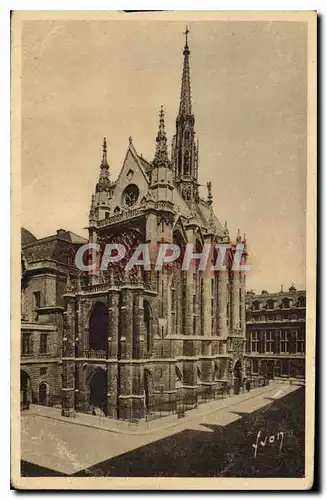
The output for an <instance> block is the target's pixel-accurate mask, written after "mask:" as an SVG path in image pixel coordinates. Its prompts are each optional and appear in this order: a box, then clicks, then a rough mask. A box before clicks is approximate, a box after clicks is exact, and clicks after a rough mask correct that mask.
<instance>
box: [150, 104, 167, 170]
mask: <svg viewBox="0 0 327 500" xmlns="http://www.w3.org/2000/svg"><path fill="white" fill-rule="evenodd" d="M156 143H157V144H156V152H155V155H154V160H153V163H154V165H156V166H158V165H168V164H169V159H168V148H167V137H166V131H165V112H164V108H163V106H161V108H160V113H159V130H158V134H157V138H156Z"/></svg>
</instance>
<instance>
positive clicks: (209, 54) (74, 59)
mask: <svg viewBox="0 0 327 500" xmlns="http://www.w3.org/2000/svg"><path fill="white" fill-rule="evenodd" d="M189 27H190V30H191V32H190V35H189V47H190V50H191V59H190V64H191V87H192V100H193V112H194V115H195V128H196V133H197V136H198V137H199V142H200V164H199V181H200V182H201V184H202V185H203V188H202V195H203V196H206V189H205V185H206V183H207V182H208V181H209V180H211V181H212V184H213V196H214V204H213V207H214V210H215V212H216V214H217V216H218V218H219V219H220V220H221V221H222V223H224V221H225V220H226V219H227V221H228V226H229V230H230V234H231V236H232V237H233V239H234V238H235V237H236V233H237V229H238V228H240V230H241V232H242V234H243V233H244V232H245V233H246V234H247V239H248V249H249V252H250V254H251V265H252V270H251V271H250V272H249V273H248V277H247V288H248V289H251V288H253V289H255V290H256V291H257V292H260V291H261V289H267V290H269V291H277V290H279V289H280V286H281V284H283V285H284V289H286V288H287V287H288V286H290V285H291V283H292V282H294V283H295V286H296V287H297V288H304V287H305V209H306V24H305V23H301V22H297V23H296V22H253V21H252V22H244V21H242V22H217V21H215V22H209V21H202V22H191V23H189ZM184 30H185V24H184V23H180V22H164V21H156V22H141V21H121V22H117V21H92V22H86V21H62V20H57V21H48V22H44V21H28V22H25V24H24V29H23V71H22V112H23V116H22V137H23V145H22V197H23V206H22V225H23V226H24V227H26V228H27V229H28V230H30V231H31V232H32V233H33V234H35V236H37V237H38V238H41V237H44V236H48V235H50V234H53V233H55V232H56V230H57V229H59V228H63V229H70V230H71V231H74V232H76V233H78V234H81V235H84V236H87V232H86V231H85V230H84V228H85V226H87V223H88V212H89V206H90V200H91V194H92V192H93V190H94V187H95V183H96V182H97V179H98V174H99V165H100V161H101V144H102V140H103V137H104V136H106V137H107V140H108V161H109V164H110V173H111V178H112V179H113V180H115V179H116V178H117V176H118V173H119V170H120V168H121V166H122V163H123V160H124V157H125V154H126V150H127V146H128V137H129V136H132V137H133V143H134V146H135V148H136V150H137V151H138V153H139V154H140V153H142V154H143V156H144V157H145V158H146V159H148V160H149V161H151V160H152V158H153V154H154V146H155V137H156V134H157V128H158V112H159V108H160V105H161V104H163V105H164V107H165V112H166V130H167V135H168V140H169V143H170V142H171V139H172V136H173V133H174V128H175V118H176V114H177V111H178V104H179V96H180V83H181V69H182V62H183V56H182V50H183V45H184V37H183V35H182V32H183V31H184Z"/></svg>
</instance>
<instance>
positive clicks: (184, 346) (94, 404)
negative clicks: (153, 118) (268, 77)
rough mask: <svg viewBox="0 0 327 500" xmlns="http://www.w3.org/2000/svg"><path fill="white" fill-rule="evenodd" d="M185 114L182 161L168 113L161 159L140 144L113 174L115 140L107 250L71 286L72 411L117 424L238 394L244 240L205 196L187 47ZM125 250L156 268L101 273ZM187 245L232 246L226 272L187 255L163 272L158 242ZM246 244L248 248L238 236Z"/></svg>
mask: <svg viewBox="0 0 327 500" xmlns="http://www.w3.org/2000/svg"><path fill="white" fill-rule="evenodd" d="M183 56H184V63H183V75H182V88H181V100H180V108H179V111H178V115H177V119H176V133H175V135H174V137H173V141H172V154H171V157H169V156H168V149H167V138H166V132H165V123H164V111H163V109H161V110H160V115H159V130H158V134H157V139H156V150H155V155H154V158H153V161H151V162H148V161H146V160H145V159H144V158H143V157H142V156H140V155H139V154H138V153H137V151H136V149H135V147H134V145H133V141H132V138H130V139H129V144H128V148H127V152H126V156H125V160H124V163H123V166H122V168H121V172H120V174H119V176H118V179H117V180H116V181H112V179H111V178H110V167H109V164H108V159H107V145H106V141H104V144H103V156H102V161H101V164H100V175H99V180H98V182H97V184H96V188H95V192H94V194H93V196H92V200H91V208H90V215H89V226H88V230H89V241H90V243H96V244H98V245H100V248H101V251H100V253H98V252H97V251H96V250H94V249H93V250H91V252H90V257H89V258H90V262H92V263H97V266H96V269H95V270H93V271H92V272H89V273H87V272H85V273H84V274H83V276H82V277H81V279H80V280H78V281H77V282H76V281H74V279H69V280H68V283H67V287H66V291H65V293H64V301H65V312H64V334H63V343H62V370H63V376H62V384H63V385H62V395H63V401H62V413H63V414H64V415H72V414H73V413H74V411H102V412H103V413H104V414H105V415H107V416H109V417H111V418H117V419H118V418H121V419H125V418H136V419H138V418H142V417H144V415H145V413H146V412H147V411H149V410H151V411H156V409H158V408H159V407H160V408H165V407H167V408H168V407H169V408H171V407H172V405H174V404H176V401H180V400H183V402H184V407H186V408H187V407H192V406H194V405H196V402H197V398H198V397H200V396H201V394H204V393H206V394H209V393H212V391H216V390H217V389H218V388H220V387H221V386H222V385H223V384H226V383H228V382H229V383H231V384H234V385H235V390H236V391H237V390H238V388H239V385H240V381H241V379H242V377H243V374H244V369H245V363H244V355H245V275H244V272H241V271H232V270H231V263H232V258H233V254H234V251H235V243H234V244H231V240H230V236H229V232H228V228H227V224H225V225H222V224H221V223H220V221H219V220H218V218H217V217H216V215H215V214H214V212H213V209H212V201H213V196H212V186H211V183H208V198H207V199H202V198H201V197H200V195H199V181H198V173H199V143H198V141H197V140H196V138H195V132H194V125H195V119H194V115H193V112H192V104H191V90H190V50H189V47H188V43H187V41H186V44H185V47H184V51H183ZM110 242H114V243H121V244H123V245H124V247H125V248H128V249H129V250H130V251H132V250H133V249H134V248H135V247H136V245H137V244H138V243H147V244H148V245H149V248H150V250H149V253H150V258H151V266H150V267H149V268H147V269H141V268H140V266H134V267H133V269H131V270H130V271H126V270H125V269H124V266H125V264H126V259H124V260H123V261H121V262H120V263H117V265H110V266H109V267H108V269H105V268H102V269H101V266H100V262H101V261H102V260H101V257H103V253H102V252H103V249H104V247H105V244H106V243H110ZM161 243H175V244H177V245H178V246H179V247H180V248H181V249H182V251H183V249H185V246H186V245H187V244H190V243H191V244H192V245H193V246H194V249H195V250H194V251H196V252H198V253H199V252H201V251H202V250H203V248H204V245H205V244H209V245H211V249H210V255H209V262H210V263H214V262H215V254H214V250H213V248H214V246H215V245H216V244H219V243H227V244H231V249H229V250H228V251H227V256H226V260H227V269H226V271H219V272H218V271H216V272H212V271H211V270H210V268H209V266H208V267H207V268H206V269H205V270H203V271H200V270H199V268H198V267H199V266H198V261H196V260H193V261H192V262H191V265H190V266H189V268H188V270H187V271H183V270H182V268H181V263H182V258H181V257H180V258H179V259H178V260H177V261H176V262H174V263H172V264H171V265H167V266H165V267H164V268H163V270H162V271H157V270H156V269H155V267H154V263H155V257H156V255H157V252H158V246H159V245H160V244H161ZM236 243H243V244H244V245H245V249H244V252H243V255H242V259H243V260H242V262H243V263H244V262H245V261H246V257H247V254H246V241H245V237H244V238H241V236H240V233H238V235H237V238H236Z"/></svg>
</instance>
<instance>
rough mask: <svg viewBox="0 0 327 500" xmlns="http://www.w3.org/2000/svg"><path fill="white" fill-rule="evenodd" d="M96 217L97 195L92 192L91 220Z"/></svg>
mask: <svg viewBox="0 0 327 500" xmlns="http://www.w3.org/2000/svg"><path fill="white" fill-rule="evenodd" d="M94 218H95V195H94V194H92V198H91V206H90V212H89V220H90V221H93V220H94Z"/></svg>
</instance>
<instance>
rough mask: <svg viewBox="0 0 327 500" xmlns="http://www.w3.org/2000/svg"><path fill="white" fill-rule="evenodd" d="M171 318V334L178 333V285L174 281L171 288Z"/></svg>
mask: <svg viewBox="0 0 327 500" xmlns="http://www.w3.org/2000/svg"><path fill="white" fill-rule="evenodd" d="M170 317H171V333H172V335H176V333H177V315H176V284H175V280H174V279H172V281H171V286H170Z"/></svg>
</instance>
